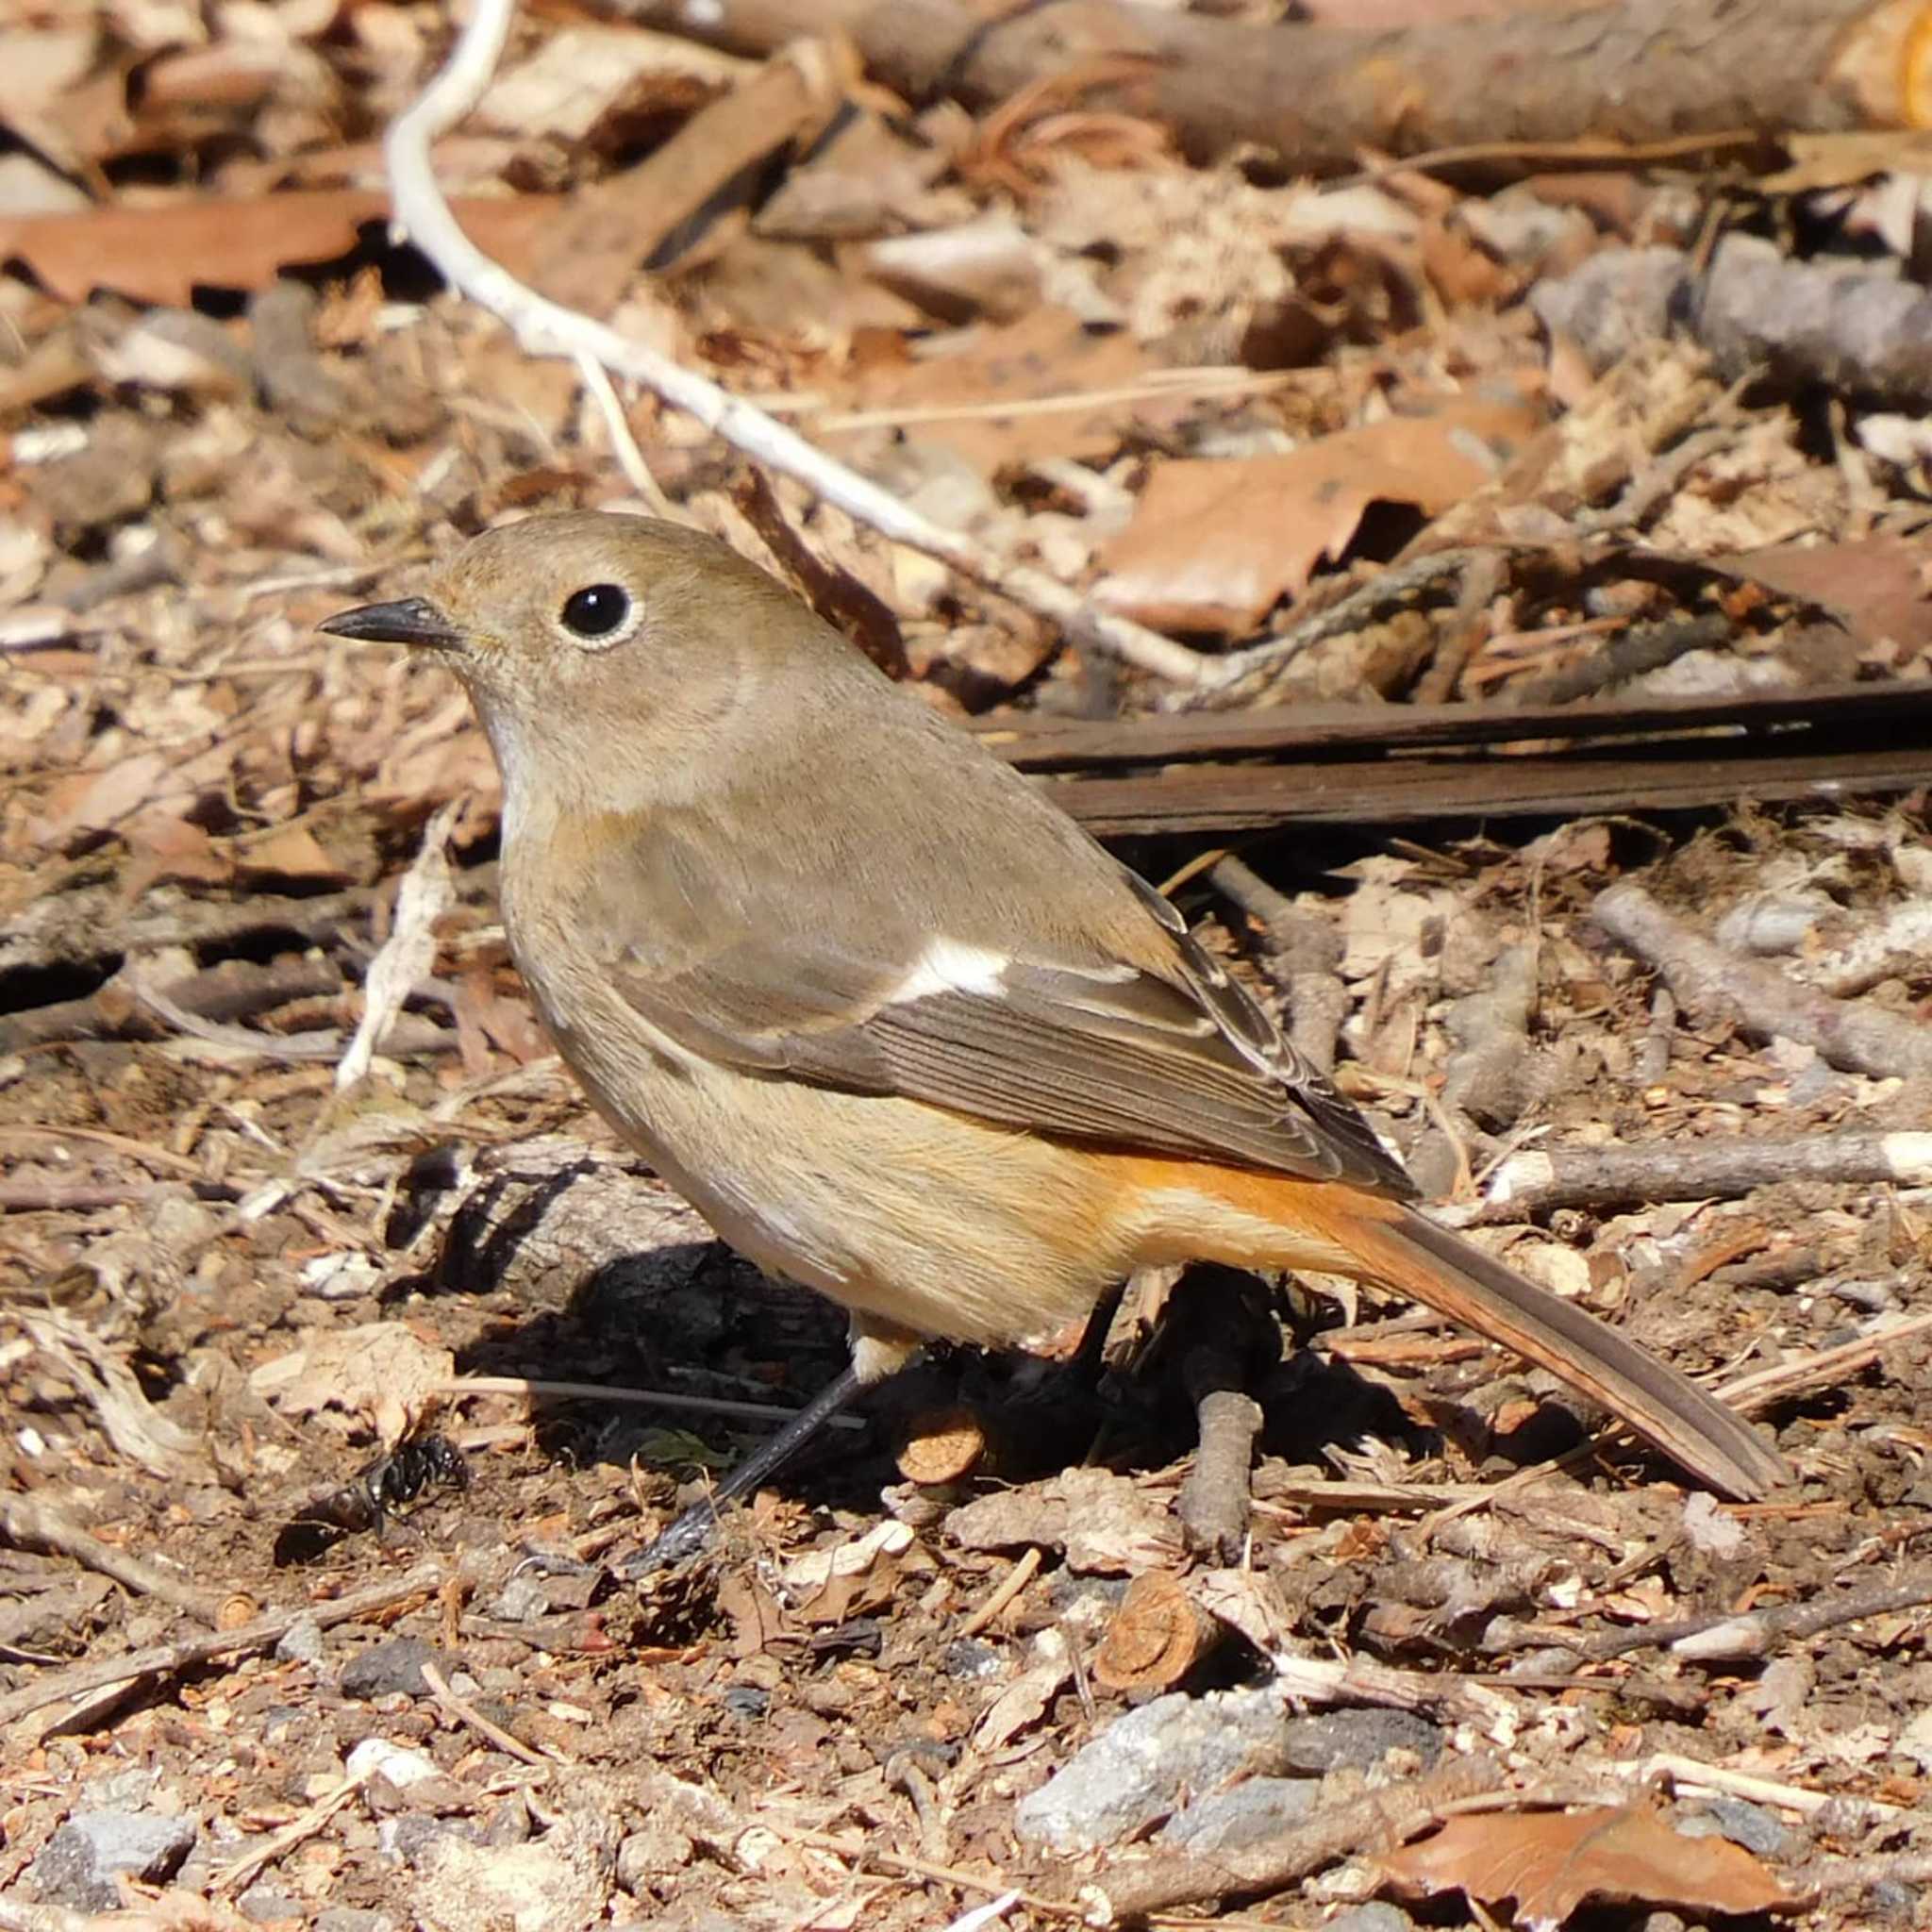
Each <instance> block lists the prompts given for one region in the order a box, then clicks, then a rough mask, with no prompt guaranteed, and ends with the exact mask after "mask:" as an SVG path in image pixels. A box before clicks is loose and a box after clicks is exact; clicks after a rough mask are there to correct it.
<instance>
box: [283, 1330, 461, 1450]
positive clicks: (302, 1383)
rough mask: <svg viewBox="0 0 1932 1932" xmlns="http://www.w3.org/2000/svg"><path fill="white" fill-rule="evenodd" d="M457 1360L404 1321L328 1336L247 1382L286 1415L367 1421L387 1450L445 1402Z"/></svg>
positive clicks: (332, 1332) (333, 1332)
mask: <svg viewBox="0 0 1932 1932" xmlns="http://www.w3.org/2000/svg"><path fill="white" fill-rule="evenodd" d="M454 1374H456V1357H454V1356H453V1355H452V1354H451V1353H450V1351H449V1350H448V1349H446V1348H443V1347H441V1346H439V1345H437V1344H435V1343H433V1342H427V1341H424V1340H423V1339H422V1337H421V1336H419V1335H418V1334H417V1333H416V1332H415V1330H414V1329H412V1328H410V1327H408V1326H407V1325H406V1324H404V1323H401V1322H364V1323H362V1324H358V1326H356V1327H353V1328H337V1329H331V1330H330V1331H329V1332H328V1333H326V1334H319V1335H315V1336H313V1337H311V1339H310V1340H308V1341H305V1342H304V1343H303V1344H302V1346H301V1347H299V1348H297V1349H295V1350H293V1351H292V1352H291V1354H288V1355H284V1356H277V1357H275V1360H274V1361H270V1362H264V1363H262V1365H261V1366H260V1367H259V1368H258V1369H257V1370H256V1371H255V1372H254V1374H251V1375H250V1376H249V1378H248V1380H249V1386H250V1387H251V1388H252V1389H253V1390H254V1391H255V1392H256V1393H257V1394H258V1395H260V1396H263V1397H264V1398H265V1399H267V1400H268V1401H270V1402H272V1403H274V1405H275V1407H277V1408H278V1409H280V1410H281V1412H282V1413H283V1414H284V1415H286V1416H293V1417H297V1418H299V1417H302V1416H307V1415H315V1414H318V1413H320V1412H321V1411H322V1410H324V1409H331V1408H334V1409H342V1410H345V1411H346V1412H347V1413H348V1414H350V1415H352V1416H358V1417H359V1418H361V1419H362V1420H363V1421H365V1422H367V1423H368V1424H370V1425H371V1426H372V1427H373V1428H374V1429H375V1435H376V1439H377V1441H380V1442H382V1443H383V1444H384V1445H385V1446H388V1445H390V1444H392V1443H395V1442H399V1441H402V1439H403V1437H404V1436H406V1435H407V1434H408V1432H409V1430H410V1429H411V1428H413V1427H414V1426H415V1425H416V1424H418V1423H420V1422H421V1421H423V1420H424V1418H425V1417H426V1416H428V1415H429V1414H431V1413H433V1412H434V1410H435V1409H436V1408H437V1407H438V1406H439V1405H440V1404H441V1400H442V1391H443V1385H444V1384H445V1383H447V1382H448V1381H449V1379H450V1377H451V1376H452V1375H454Z"/></svg>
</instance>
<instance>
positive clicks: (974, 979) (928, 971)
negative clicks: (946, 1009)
mask: <svg viewBox="0 0 1932 1932" xmlns="http://www.w3.org/2000/svg"><path fill="white" fill-rule="evenodd" d="M1011 963H1012V962H1011V960H1010V959H1009V958H1008V956H1007V955H1006V954H1005V953H992V952H989V951H988V950H987V949H986V948H985V947H984V946H968V945H962V944H961V943H960V942H959V941H958V940H949V939H936V940H934V941H932V943H931V944H930V945H928V946H927V947H926V949H925V951H924V952H923V953H922V954H921V955H920V956H919V958H918V960H917V961H916V963H915V964H914V966H913V968H912V971H911V972H910V973H908V974H907V975H906V977H905V978H904V979H902V980H901V981H900V982H899V983H898V985H897V986H895V987H894V988H893V989H892V991H891V993H890V994H889V995H888V996H887V1000H888V1004H889V1005H891V1006H909V1005H910V1004H911V1003H912V1002H913V1001H914V1000H929V999H932V998H935V997H936V996H937V995H938V994H940V993H942V992H976V993H980V994H983V995H984V996H985V997H986V998H988V999H997V998H998V997H999V995H1000V992H1001V990H1002V989H1001V977H1000V976H1001V974H1004V973H1005V972H1006V970H1007V968H1008V966H1009V965H1010V964H1011Z"/></svg>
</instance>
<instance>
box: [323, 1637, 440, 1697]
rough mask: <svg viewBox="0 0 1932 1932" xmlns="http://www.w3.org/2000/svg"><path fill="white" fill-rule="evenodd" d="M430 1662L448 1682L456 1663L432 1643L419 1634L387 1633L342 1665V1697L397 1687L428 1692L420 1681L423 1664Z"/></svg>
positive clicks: (385, 1692)
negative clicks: (415, 1635)
mask: <svg viewBox="0 0 1932 1932" xmlns="http://www.w3.org/2000/svg"><path fill="white" fill-rule="evenodd" d="M425 1664H434V1665H435V1666H436V1668H437V1669H438V1670H439V1671H441V1673H442V1679H443V1682H444V1683H448V1681H449V1679H450V1677H451V1675H452V1674H454V1673H455V1670H456V1665H455V1663H454V1662H453V1661H452V1659H451V1658H450V1657H446V1656H445V1655H444V1654H443V1653H442V1652H441V1650H439V1649H438V1648H437V1647H436V1645H435V1644H433V1643H425V1641H423V1639H422V1638H420V1637H389V1638H385V1639H384V1640H383V1641H382V1642H380V1643H373V1644H371V1645H370V1647H369V1648H368V1649H367V1650H365V1651H363V1652H362V1653H361V1655H360V1656H358V1657H351V1658H350V1659H349V1661H348V1662H347V1663H346V1664H344V1665H343V1666H342V1680H341V1689H342V1695H343V1696H344V1697H362V1698H370V1699H374V1698H377V1697H388V1696H391V1695H392V1694H393V1693H394V1692H395V1691H404V1692H406V1693H407V1694H408V1696H410V1697H424V1696H426V1695H427V1694H428V1691H429V1686H428V1685H427V1684H425V1682H424V1681H423V1666H424V1665H425Z"/></svg>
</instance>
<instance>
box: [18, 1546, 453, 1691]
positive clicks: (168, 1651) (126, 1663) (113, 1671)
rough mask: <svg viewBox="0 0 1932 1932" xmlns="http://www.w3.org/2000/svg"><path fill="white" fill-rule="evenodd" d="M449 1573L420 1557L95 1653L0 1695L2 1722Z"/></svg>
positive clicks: (341, 1619) (271, 1639) (397, 1596)
mask: <svg viewBox="0 0 1932 1932" xmlns="http://www.w3.org/2000/svg"><path fill="white" fill-rule="evenodd" d="M447 1574H448V1572H447V1571H446V1570H445V1568H444V1567H443V1565H442V1564H441V1563H419V1564H418V1565H417V1566H416V1567H415V1569H413V1570H411V1571H410V1572H409V1573H408V1575H406V1576H400V1577H397V1578H396V1579H395V1580H394V1581H392V1582H390V1583H377V1584H372V1585H371V1586H370V1587H369V1589H367V1590H358V1591H354V1592H353V1593H351V1594H350V1595H348V1596H345V1597H339V1598H338V1599H337V1600H336V1601H335V1602H334V1603H332V1604H330V1603H323V1604H302V1605H298V1606H297V1607H295V1608H293V1609H286V1610H275V1611H272V1612H271V1613H270V1614H269V1615H267V1616H265V1617H258V1618H257V1619H256V1620H255V1622H254V1623H252V1624H242V1626H241V1628H240V1629H237V1630H215V1631H210V1632H209V1633H208V1635H206V1636H203V1637H184V1638H181V1639H179V1640H177V1641H175V1642H174V1643H155V1644H150V1645H149V1646H148V1647H147V1649H145V1650H131V1651H129V1652H128V1653H127V1654H126V1656H125V1657H92V1658H90V1659H89V1660H88V1661H87V1662H85V1663H79V1664H75V1665H73V1666H71V1667H70V1668H69V1669H67V1670H64V1671H56V1672H54V1673H53V1674H51V1675H49V1676H45V1677H40V1678H37V1679H36V1680H35V1681H34V1682H33V1683H31V1684H26V1685H23V1686H22V1688H21V1689H20V1690H18V1691H9V1692H8V1694H7V1695H6V1696H4V1697H0V1725H6V1724H12V1723H13V1722H14V1720H15V1719H16V1718H23V1717H25V1716H27V1715H28V1714H29V1713H30V1712H32V1711H36V1710H43V1709H45V1707H47V1706H48V1705H50V1704H58V1703H59V1702H61V1700H62V1699H63V1698H68V1697H78V1696H81V1695H83V1694H84V1693H85V1692H87V1691H98V1690H100V1689H102V1688H103V1687H104V1686H106V1685H108V1684H122V1683H129V1684H131V1683H133V1682H134V1681H135V1680H136V1679H137V1678H140V1677H160V1676H166V1675H168V1674H171V1673H173V1672H175V1671H181V1670H186V1669H187V1668H188V1666H189V1665H190V1664H201V1663H207V1662H208V1661H209V1660H210V1659H211V1658H214V1657H227V1656H232V1655H236V1654H239V1653H242V1652H245V1651H256V1650H266V1649H267V1648H268V1647H269V1646H270V1645H271V1644H273V1643H279V1642H280V1641H281V1640H282V1639H283V1638H284V1637H286V1636H287V1635H288V1634H289V1632H290V1630H291V1629H292V1628H293V1627H294V1625H295V1624H297V1623H299V1622H300V1621H301V1620H302V1619H303V1618H304V1617H310V1618H313V1619H314V1621H315V1623H316V1624H317V1625H318V1626H319V1627H320V1628H322V1629H325V1630H326V1629H328V1628H330V1627H331V1626H332V1625H334V1624H350V1623H354V1622H355V1621H356V1620H357V1619H358V1618H360V1617H368V1616H373V1615H375V1612H376V1611H378V1610H387V1609H392V1608H393V1607H395V1606H396V1605H397V1604H400V1603H406V1602H407V1601H408V1599H409V1598H410V1597H412V1596H427V1595H431V1594H433V1593H434V1592H435V1591H437V1590H438V1589H439V1588H441V1584H442V1582H443V1580H444V1578H445V1577H446V1575H447Z"/></svg>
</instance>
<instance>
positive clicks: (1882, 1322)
mask: <svg viewBox="0 0 1932 1932" xmlns="http://www.w3.org/2000/svg"><path fill="white" fill-rule="evenodd" d="M1927 1329H1932V1313H1928V1314H1924V1315H1910V1316H1907V1317H1906V1318H1905V1319H1903V1320H1901V1319H1900V1318H1899V1317H1898V1316H1896V1315H1880V1316H1878V1317H1877V1319H1876V1320H1875V1321H1874V1323H1873V1324H1872V1326H1871V1328H1869V1329H1868V1330H1867V1331H1866V1332H1865V1333H1864V1334H1863V1335H1860V1336H1858V1337H1857V1339H1856V1340H1854V1341H1846V1342H1841V1343H1840V1345H1839V1346H1838V1347H1837V1348H1826V1349H1821V1350H1820V1351H1819V1352H1818V1353H1817V1354H1816V1355H1807V1356H1801V1357H1799V1358H1798V1359H1797V1360H1796V1361H1790V1362H1779V1363H1778V1365H1777V1366H1776V1367H1775V1368H1774V1369H1759V1370H1758V1371H1757V1374H1755V1375H1740V1376H1739V1377H1738V1378H1737V1379H1736V1380H1735V1381H1731V1382H1726V1383H1725V1384H1724V1387H1723V1388H1722V1389H1720V1390H1718V1391H1717V1393H1718V1394H1719V1395H1721V1396H1722V1397H1723V1398H1724V1401H1726V1402H1728V1403H1729V1404H1730V1405H1731V1407H1733V1408H1737V1409H1741V1410H1743V1412H1744V1413H1745V1414H1746V1415H1750V1414H1754V1413H1755V1412H1756V1411H1757V1410H1758V1409H1760V1408H1763V1407H1767V1406H1768V1405H1769V1404H1771V1403H1774V1402H1782V1401H1784V1400H1785V1399H1786V1398H1787V1397H1789V1396H1792V1395H1800V1394H1803V1393H1804V1392H1805V1391H1807V1389H1826V1388H1832V1387H1835V1386H1837V1385H1838V1384H1839V1383H1840V1382H1842V1381H1843V1380H1844V1378H1845V1377H1846V1376H1847V1375H1850V1374H1855V1373H1856V1372H1857V1370H1859V1369H1862V1368H1863V1367H1865V1365H1866V1364H1867V1363H1868V1362H1874V1361H1876V1360H1877V1359H1878V1357H1879V1356H1880V1355H1881V1354H1882V1353H1883V1352H1884V1351H1885V1350H1886V1349H1888V1348H1890V1347H1891V1346H1892V1345H1893V1344H1894V1343H1896V1342H1900V1341H1909V1340H1910V1339H1911V1338H1912V1337H1913V1336H1915V1335H1923V1334H1924V1333H1925V1331H1926V1330H1927Z"/></svg>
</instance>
